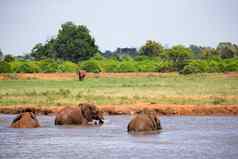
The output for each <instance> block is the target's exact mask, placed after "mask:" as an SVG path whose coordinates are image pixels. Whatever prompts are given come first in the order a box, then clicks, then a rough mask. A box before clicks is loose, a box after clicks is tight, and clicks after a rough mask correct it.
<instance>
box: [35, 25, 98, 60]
mask: <svg viewBox="0 0 238 159" xmlns="http://www.w3.org/2000/svg"><path fill="white" fill-rule="evenodd" d="M97 52H99V51H98V47H97V46H96V45H95V40H94V39H93V38H92V37H91V35H90V34H89V30H88V29H87V27H86V26H83V25H75V24H73V23H72V22H66V23H64V24H62V25H61V29H60V30H59V32H58V34H57V37H56V38H52V39H50V40H49V41H47V43H46V44H45V45H43V44H41V43H39V44H37V45H36V46H35V47H34V48H33V49H32V53H31V55H32V56H33V57H34V58H35V59H44V58H59V59H63V60H70V61H73V62H78V61H79V60H86V59H89V58H90V57H93V55H95V54H96V53H97Z"/></svg>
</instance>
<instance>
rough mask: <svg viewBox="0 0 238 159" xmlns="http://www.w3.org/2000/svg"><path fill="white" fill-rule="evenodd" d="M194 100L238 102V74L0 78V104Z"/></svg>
mask: <svg viewBox="0 0 238 159" xmlns="http://www.w3.org/2000/svg"><path fill="white" fill-rule="evenodd" d="M80 102H91V103H96V104H97V105H126V104H128V105H133V104H136V103H148V104H184V105H186V104H194V105H207V104H211V105H238V78H230V77H229V78H228V77H225V76H224V75H223V74H200V75H189V76H182V75H177V74H166V75H162V76H160V77H138V78H118V77H117V78H89V79H86V80H85V81H82V82H80V81H77V80H5V81H0V106H14V105H31V106H47V107H48V106H64V105H76V104H78V103H80Z"/></svg>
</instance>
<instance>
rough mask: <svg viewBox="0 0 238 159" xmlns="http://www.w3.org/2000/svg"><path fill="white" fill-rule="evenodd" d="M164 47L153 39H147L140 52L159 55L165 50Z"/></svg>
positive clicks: (151, 55) (146, 54) (147, 54)
mask: <svg viewBox="0 0 238 159" xmlns="http://www.w3.org/2000/svg"><path fill="white" fill-rule="evenodd" d="M163 50H164V48H163V46H162V45H161V44H160V43H158V42H156V41H152V40H148V41H146V43H145V45H144V46H142V47H141V49H140V54H141V55H145V56H150V57H154V56H159V55H160V54H161V53H162V52H163Z"/></svg>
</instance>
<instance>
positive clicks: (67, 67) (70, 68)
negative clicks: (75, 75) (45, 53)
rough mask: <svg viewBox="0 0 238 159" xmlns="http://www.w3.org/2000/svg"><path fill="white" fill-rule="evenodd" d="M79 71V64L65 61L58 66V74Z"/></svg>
mask: <svg viewBox="0 0 238 159" xmlns="http://www.w3.org/2000/svg"><path fill="white" fill-rule="evenodd" d="M77 70H78V65H77V64H75V63H73V62H70V61H65V62H63V63H61V64H59V65H58V69H57V72H75V71H77Z"/></svg>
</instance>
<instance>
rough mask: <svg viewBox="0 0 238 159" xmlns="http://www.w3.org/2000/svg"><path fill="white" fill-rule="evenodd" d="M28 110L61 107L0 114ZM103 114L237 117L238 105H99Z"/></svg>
mask: <svg viewBox="0 0 238 159" xmlns="http://www.w3.org/2000/svg"><path fill="white" fill-rule="evenodd" d="M26 108H29V109H31V110H33V111H35V112H37V113H41V114H50V113H56V112H57V111H59V110H60V109H62V108H63V107H59V106H55V107H37V106H35V107H34V106H20V105H18V106H1V107H0V113H5V114H16V113H19V112H21V111H22V110H24V109H26ZM98 108H99V109H101V110H102V111H103V112H104V113H105V114H108V115H121V114H129V115H131V114H135V113H139V112H140V111H142V110H143V109H150V110H154V111H156V112H157V113H158V114H160V115H197V116H205V115H216V116H219V115H225V116H237V115H238V105H164V104H143V103H141V104H137V105H99V106H98Z"/></svg>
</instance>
